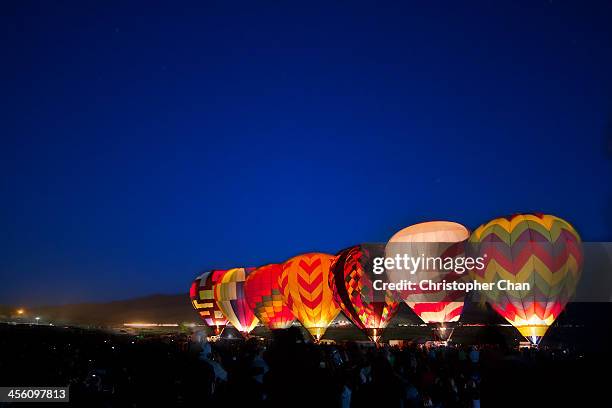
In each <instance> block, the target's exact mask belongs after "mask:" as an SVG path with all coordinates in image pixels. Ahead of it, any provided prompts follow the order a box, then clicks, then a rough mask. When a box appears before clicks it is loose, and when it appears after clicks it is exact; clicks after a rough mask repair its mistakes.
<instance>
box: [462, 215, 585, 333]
mask: <svg viewBox="0 0 612 408" xmlns="http://www.w3.org/2000/svg"><path fill="white" fill-rule="evenodd" d="M470 243H471V244H473V245H474V249H475V251H476V252H477V254H478V255H479V256H483V257H484V258H485V261H484V262H485V268H484V270H482V271H478V270H472V271H470V275H471V276H472V277H473V278H474V279H476V280H478V281H480V282H486V283H495V284H497V283H498V282H499V281H504V280H506V281H509V282H511V283H529V284H530V286H531V287H530V290H499V289H497V290H491V291H484V292H483V294H484V296H485V299H486V301H487V302H488V303H490V304H491V306H492V307H493V308H494V309H495V310H496V311H497V312H498V313H499V314H500V315H502V316H503V317H504V318H505V319H506V320H508V321H509V322H510V323H512V324H513V325H515V326H516V327H518V328H519V330H521V332H522V333H529V336H531V337H534V338H540V337H541V336H543V334H544V333H545V332H546V329H547V328H548V326H550V324H552V323H553V322H554V320H555V319H556V318H557V317H558V316H559V314H560V313H561V311H563V309H564V307H565V305H566V304H567V302H568V301H569V299H570V298H571V297H572V296H573V294H574V291H575V288H576V285H577V283H578V280H579V279H580V273H581V266H582V262H583V255H582V249H581V241H580V236H579V235H578V233H577V232H576V230H575V229H574V228H573V227H572V226H571V225H570V224H569V223H567V222H566V221H564V220H562V219H560V218H558V217H555V216H552V215H544V214H517V215H513V216H510V217H504V218H497V219H495V220H492V221H490V222H488V223H486V224H484V225H481V226H480V227H479V228H477V229H476V230H475V231H474V233H473V234H472V236H471V237H470ZM530 327H531V329H529V330H528V328H530ZM521 328H522V329H521Z"/></svg>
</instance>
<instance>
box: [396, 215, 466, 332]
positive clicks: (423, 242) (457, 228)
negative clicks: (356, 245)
mask: <svg viewBox="0 0 612 408" xmlns="http://www.w3.org/2000/svg"><path fill="white" fill-rule="evenodd" d="M469 236H470V232H469V231H468V229H467V228H466V227H464V226H463V225H461V224H458V223H456V222H450V221H430V222H423V223H420V224H415V225H411V226H409V227H407V228H404V229H402V230H401V231H399V232H397V233H396V234H395V235H393V236H392V237H391V239H390V240H389V242H388V243H387V246H386V248H385V255H386V257H387V258H396V257H397V256H400V257H405V256H407V257H410V258H413V259H415V260H416V259H417V258H421V259H422V262H423V263H422V264H421V267H419V268H417V269H416V270H413V271H407V270H403V269H399V268H388V269H387V270H386V272H387V276H388V277H389V280H390V281H394V282H397V281H400V280H402V279H406V280H409V281H411V282H414V283H415V284H416V285H419V284H420V282H421V281H431V282H432V283H434V284H435V283H439V282H442V281H446V282H449V283H450V282H453V281H458V282H461V281H465V280H467V278H468V273H467V271H466V270H462V271H456V270H455V269H450V270H448V269H444V268H443V267H442V264H444V263H445V262H446V261H447V260H451V262H453V261H454V260H455V259H457V258H459V257H464V255H465V242H466V241H467V239H468V238H469ZM399 293H400V296H401V299H402V300H404V302H406V304H407V305H408V306H410V308H411V309H412V310H413V311H414V312H415V313H416V315H417V316H419V317H420V318H421V320H423V322H425V323H428V324H431V326H432V328H433V329H434V332H435V333H437V334H438V336H439V337H440V338H441V339H443V340H446V339H448V338H449V337H450V336H451V335H452V329H449V328H448V327H447V326H448V323H451V322H456V321H458V320H459V317H460V316H461V312H462V311H463V303H464V299H465V295H466V292H465V291H459V290H457V291H449V290H422V289H414V290H405V291H401V292H399Z"/></svg>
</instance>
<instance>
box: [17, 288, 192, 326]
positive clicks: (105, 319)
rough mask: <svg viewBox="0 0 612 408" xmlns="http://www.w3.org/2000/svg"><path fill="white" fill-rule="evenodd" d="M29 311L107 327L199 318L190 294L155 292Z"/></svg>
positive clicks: (54, 317)
mask: <svg viewBox="0 0 612 408" xmlns="http://www.w3.org/2000/svg"><path fill="white" fill-rule="evenodd" d="M28 314H29V315H30V316H32V315H36V316H41V317H42V318H43V319H44V320H46V321H54V322H67V323H81V324H97V325H103V326H109V325H116V324H121V323H128V322H148V323H182V322H197V321H198V320H199V318H198V315H197V313H196V312H195V311H194V310H193V307H192V306H191V303H190V302H189V296H188V295H187V294H177V295H151V296H145V297H141V298H135V299H128V300H119V301H113V302H106V303H79V304H73V305H62V306H46V307H37V308H32V309H30V310H28Z"/></svg>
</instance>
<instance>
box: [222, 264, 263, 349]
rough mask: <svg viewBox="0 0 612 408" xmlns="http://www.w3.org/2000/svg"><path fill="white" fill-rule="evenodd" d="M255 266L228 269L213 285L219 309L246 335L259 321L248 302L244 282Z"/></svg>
mask: <svg viewBox="0 0 612 408" xmlns="http://www.w3.org/2000/svg"><path fill="white" fill-rule="evenodd" d="M254 269H255V268H234V269H228V270H227V271H226V272H225V273H224V274H223V275H222V276H221V278H220V279H219V281H218V282H217V283H216V284H215V285H213V288H214V296H215V301H216V302H217V305H218V306H219V309H221V311H222V312H223V315H224V316H225V317H226V318H227V320H229V322H230V323H231V324H232V325H233V326H234V327H235V328H236V329H237V330H238V331H239V332H240V333H242V334H243V335H244V336H245V337H246V336H247V335H248V334H249V333H250V332H251V330H253V329H254V328H255V326H256V325H257V322H258V321H259V320H258V319H257V317H255V314H253V311H252V310H251V308H250V307H249V305H248V304H247V300H246V297H245V295H244V282H245V281H246V278H247V276H248V275H249V274H250V273H251V272H252V271H253V270H254Z"/></svg>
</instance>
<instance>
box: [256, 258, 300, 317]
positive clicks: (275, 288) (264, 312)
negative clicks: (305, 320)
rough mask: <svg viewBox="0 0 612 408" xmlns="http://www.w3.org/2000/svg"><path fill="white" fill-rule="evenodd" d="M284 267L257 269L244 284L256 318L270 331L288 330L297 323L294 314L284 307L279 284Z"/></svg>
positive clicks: (268, 266)
mask: <svg viewBox="0 0 612 408" xmlns="http://www.w3.org/2000/svg"><path fill="white" fill-rule="evenodd" d="M281 272H282V265H279V264H270V265H266V266H262V267H260V268H257V269H256V270H255V271H254V272H252V273H251V274H250V275H249V276H248V277H247V278H246V282H245V283H244V294H245V297H246V300H247V304H248V305H249V307H250V308H251V309H252V310H253V312H254V313H255V316H257V318H258V319H259V320H260V321H261V322H262V323H263V324H265V325H266V326H267V327H268V328H270V329H287V328H289V327H290V326H291V324H292V323H293V322H294V321H295V316H294V315H293V312H292V311H291V310H290V309H289V308H288V307H287V306H285V305H284V303H283V295H282V293H281V288H280V286H279V283H278V278H279V277H280V275H281Z"/></svg>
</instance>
